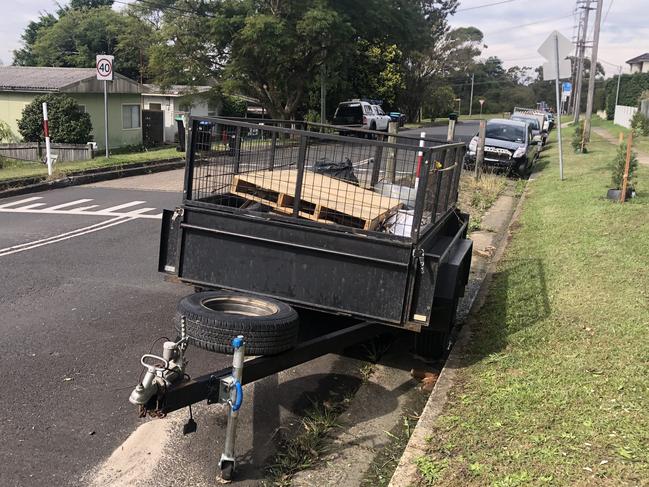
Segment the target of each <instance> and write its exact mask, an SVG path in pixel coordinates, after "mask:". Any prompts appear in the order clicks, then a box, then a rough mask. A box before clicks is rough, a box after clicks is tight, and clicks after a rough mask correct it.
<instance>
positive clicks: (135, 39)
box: [14, 0, 153, 79]
mask: <svg viewBox="0 0 649 487" xmlns="http://www.w3.org/2000/svg"><path fill="white" fill-rule="evenodd" d="M110 4H112V2H111V1H109V0H78V1H74V0H73V2H72V3H71V4H70V6H67V7H64V8H61V9H59V11H58V15H59V16H58V18H57V17H56V16H54V15H52V14H43V15H41V17H40V18H39V20H38V21H37V22H31V23H30V24H29V25H28V26H27V29H26V30H25V32H24V33H23V36H22V38H23V44H24V47H23V48H22V49H19V50H17V51H14V64H16V65H20V66H57V67H77V68H90V67H94V65H95V56H96V55H97V54H112V55H114V56H115V58H116V59H115V61H116V62H115V69H116V71H118V72H119V73H121V74H124V75H125V76H129V77H131V78H136V79H137V78H141V79H143V78H145V77H146V70H145V65H146V61H147V50H148V48H149V46H150V44H151V42H152V39H153V32H152V31H153V27H152V26H151V25H150V24H149V23H145V22H142V21H141V20H140V19H139V18H137V17H136V16H134V15H129V13H130V10H128V9H127V10H126V13H120V12H116V11H114V10H112V9H111V7H110Z"/></svg>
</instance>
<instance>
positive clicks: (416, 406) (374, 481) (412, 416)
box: [361, 391, 428, 487]
mask: <svg viewBox="0 0 649 487" xmlns="http://www.w3.org/2000/svg"><path fill="white" fill-rule="evenodd" d="M427 399H428V395H427V394H425V393H423V392H422V391H416V392H415V393H414V395H413V396H412V397H411V398H410V399H409V400H408V401H407V404H406V405H405V406H404V409H403V414H402V416H401V421H400V423H399V424H397V425H396V426H395V427H394V428H392V429H391V430H390V431H389V432H387V435H388V437H389V438H390V441H389V442H388V443H387V445H386V446H384V447H383V448H381V449H380V450H379V451H377V452H376V456H375V457H374V460H373V461H372V463H371V464H370V466H369V468H368V469H367V471H366V473H365V476H364V478H363V480H362V481H361V487H385V486H386V485H388V484H389V483H390V479H391V478H392V475H393V474H394V471H395V469H396V468H397V464H398V463H399V460H400V459H401V455H403V451H404V450H405V448H406V445H407V444H408V440H409V439H410V436H411V435H412V432H413V431H414V429H415V426H417V422H418V421H419V415H420V414H421V411H423V409H424V406H425V405H426V401H427Z"/></svg>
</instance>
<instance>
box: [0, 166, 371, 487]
mask: <svg viewBox="0 0 649 487" xmlns="http://www.w3.org/2000/svg"><path fill="white" fill-rule="evenodd" d="M181 185H182V171H170V172H166V173H158V174H152V175H148V176H140V177H136V178H127V179H123V180H116V181H110V182H106V183H102V184H101V185H100V186H101V187H89V186H82V187H72V188H67V189H59V190H53V191H49V192H44V193H37V194H31V195H26V196H19V197H13V198H8V199H4V200H0V228H2V231H1V232H0V269H1V270H0V315H1V316H2V317H3V319H2V322H0V330H1V332H2V336H3V339H2V340H1V341H0V363H2V369H1V370H2V371H3V378H4V381H3V386H4V387H3V389H2V394H0V409H1V410H2V420H1V421H0V435H1V436H0V437H2V439H3V441H2V443H1V444H0V456H1V457H2V458H3V461H2V462H0V479H2V481H1V482H0V484H1V485H2V486H3V487H4V486H7V487H9V486H20V487H29V486H42V485H57V486H63V485H111V486H112V485H132V483H133V478H132V477H126V478H121V477H120V475H116V476H115V477H111V476H110V475H108V476H106V475H104V474H106V471H109V473H110V474H114V473H115V471H116V470H117V471H118V472H117V473H118V474H120V473H123V472H119V470H120V468H121V467H120V465H119V460H118V461H117V462H116V463H117V466H116V465H113V464H111V462H110V461H109V462H107V463H108V467H102V463H103V462H105V461H106V460H107V458H108V457H109V456H110V455H111V453H113V452H114V451H118V452H119V451H120V449H123V448H124V447H123V445H124V442H125V441H126V440H127V439H128V438H129V436H131V435H132V434H133V433H134V432H136V431H139V430H138V427H139V426H141V425H143V424H144V423H146V421H147V420H142V419H139V418H137V415H136V410H135V408H134V407H133V406H132V405H130V404H129V403H128V395H129V394H130V391H131V390H132V388H133V387H134V385H135V384H136V383H137V382H138V376H139V374H140V371H141V366H140V364H139V358H140V356H141V355H142V354H143V353H146V352H148V351H149V349H150V347H151V345H152V342H153V341H154V340H155V339H157V338H158V337H161V336H171V335H172V333H173V325H172V317H173V316H174V311H175V306H176V303H177V301H178V300H179V299H180V298H181V297H182V296H184V295H187V294H190V293H191V292H193V290H192V289H191V288H189V287H187V286H184V285H182V284H176V283H170V282H166V281H165V280H164V279H163V276H162V275H161V274H158V273H157V259H158V244H159V231H160V219H159V216H160V213H161V210H162V209H163V208H173V207H174V206H175V205H176V204H177V203H178V202H179V201H180V197H181V194H180V192H179V189H180V188H181ZM172 338H173V336H172ZM160 346H161V345H160V343H158V346H157V348H155V349H154V350H153V352H154V353H160ZM189 359H190V366H189V369H188V372H189V373H190V374H191V375H201V374H204V373H208V372H211V371H213V370H218V369H220V368H223V367H226V366H228V365H229V364H230V363H231V358H230V357H228V356H223V355H218V354H212V353H207V352H202V351H200V350H198V349H195V348H190V353H189ZM359 368H360V365H359V363H358V362H357V361H355V360H351V359H339V358H337V357H334V356H325V357H322V358H321V359H318V360H316V361H313V362H310V363H308V364H305V365H303V366H301V367H298V368H296V369H291V370H289V371H287V372H285V373H282V374H279V375H277V376H273V377H269V378H267V379H265V380H263V381H260V382H259V383H256V384H253V385H252V386H250V387H246V390H247V391H248V392H247V393H246V398H247V399H246V401H245V402H244V407H243V408H242V411H241V415H240V418H241V419H240V426H239V435H238V438H237V447H238V448H237V453H238V454H239V455H241V456H242V458H243V459H244V461H243V462H242V465H241V469H240V473H239V476H238V479H239V481H238V482H236V484H237V485H258V483H259V479H260V478H262V477H263V468H264V466H265V462H266V461H267V459H268V458H269V456H270V455H272V453H273V451H274V441H272V438H273V437H274V436H275V434H276V431H277V429H278V428H280V426H281V425H284V424H289V423H290V422H291V421H292V419H291V418H292V417H294V416H295V415H299V414H300V412H301V411H303V410H304V409H305V408H307V407H309V406H310V405H311V401H312V400H320V399H321V398H326V397H329V395H330V394H331V393H332V392H334V393H335V392H336V391H337V393H339V394H343V393H344V391H345V390H353V389H354V388H355V387H357V386H358V385H359V383H360V380H359V379H358V371H359ZM280 385H281V387H280ZM194 412H195V416H196V418H197V421H198V423H199V431H198V432H197V433H196V434H194V435H191V436H188V437H182V435H181V433H180V431H181V427H182V422H184V420H185V418H186V412H182V411H181V412H177V413H174V414H172V415H170V417H169V418H167V419H165V420H153V423H156V425H155V426H153V427H154V428H157V433H156V434H151V435H150V436H149V437H147V435H144V437H142V435H140V439H139V440H138V441H140V443H139V444H137V445H136V446H135V447H134V450H133V451H132V450H128V451H129V452H131V451H132V455H133V456H135V455H136V454H140V455H143V457H142V458H141V459H140V457H136V458H138V460H137V463H138V465H137V467H138V468H140V470H137V479H138V480H139V481H141V480H144V481H146V478H145V477H146V475H147V474H151V475H152V478H153V479H154V480H151V481H150V483H148V484H146V485H152V486H153V485H155V486H157V485H160V483H159V482H160V478H159V476H158V475H159V474H160V473H161V472H165V473H166V474H167V475H168V476H169V478H173V479H174V482H170V483H169V485H172V484H173V485H193V486H198V485H210V484H211V483H212V482H213V479H214V477H215V476H216V475H217V473H218V470H217V466H216V464H217V459H218V454H220V451H221V448H222V446H223V436H224V429H225V428H224V421H225V413H224V411H223V410H218V409H215V406H210V407H203V408H201V407H197V408H196V409H195V411H194ZM157 425H160V426H159V427H158V426H157ZM152 442H159V443H161V445H162V446H161V447H160V448H162V447H165V451H166V448H167V446H169V444H170V443H171V444H173V455H167V454H162V453H161V454H160V456H159V458H156V459H151V457H152V454H151V451H152V449H153V447H155V446H160V445H153V444H152ZM131 448H133V447H131ZM130 454H131V453H129V455H130ZM111 458H112V457H111ZM149 459H151V462H150V465H149V464H147V461H149ZM113 463H115V462H113ZM179 475H180V477H179ZM143 477H144V478H143ZM97 478H99V479H100V480H97ZM107 478H108V479H110V480H106V479H107ZM190 478H191V479H192V480H191V482H190V481H189V480H188V479H190Z"/></svg>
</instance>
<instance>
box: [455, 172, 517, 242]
mask: <svg viewBox="0 0 649 487" xmlns="http://www.w3.org/2000/svg"><path fill="white" fill-rule="evenodd" d="M506 185H507V178H505V177H504V176H500V175H497V174H493V173H485V174H483V175H482V176H481V178H480V179H479V180H477V181H476V180H475V178H474V177H473V175H472V174H468V173H464V174H462V176H461V178H460V190H459V195H458V207H459V208H460V209H462V210H463V211H466V212H468V213H469V216H470V218H469V231H470V232H475V231H477V230H480V226H481V222H482V217H483V216H484V214H485V212H486V211H487V210H488V209H489V208H491V206H492V205H493V204H494V203H495V202H496V200H497V199H498V196H500V194H501V193H502V191H503V190H504V189H505V187H506Z"/></svg>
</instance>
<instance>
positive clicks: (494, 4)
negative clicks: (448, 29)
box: [456, 0, 517, 12]
mask: <svg viewBox="0 0 649 487" xmlns="http://www.w3.org/2000/svg"><path fill="white" fill-rule="evenodd" d="M516 1H517V0H501V1H500V2H493V3H484V4H482V5H476V6H475V7H467V8H461V9H458V10H456V12H466V11H468V10H478V9H480V8H487V7H494V6H496V5H502V4H503V3H512V2H516Z"/></svg>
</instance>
